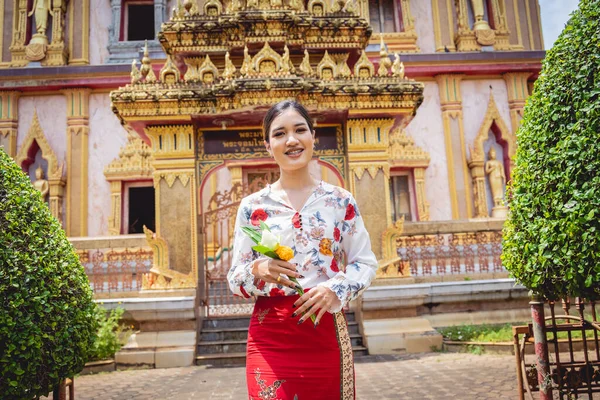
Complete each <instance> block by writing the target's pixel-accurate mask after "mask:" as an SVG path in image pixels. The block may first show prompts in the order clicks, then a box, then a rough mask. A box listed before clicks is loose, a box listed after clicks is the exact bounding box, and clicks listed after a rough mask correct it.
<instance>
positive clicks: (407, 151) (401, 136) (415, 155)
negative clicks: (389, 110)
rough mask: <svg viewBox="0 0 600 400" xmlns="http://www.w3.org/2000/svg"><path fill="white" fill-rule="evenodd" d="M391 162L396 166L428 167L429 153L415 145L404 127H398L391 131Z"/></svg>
mask: <svg viewBox="0 0 600 400" xmlns="http://www.w3.org/2000/svg"><path fill="white" fill-rule="evenodd" d="M389 157H390V163H391V164H392V166H395V167H412V168H415V167H421V168H427V167H428V166H429V161H430V160H431V157H430V156H429V153H428V152H426V151H425V150H423V149H422V148H420V147H417V146H416V145H415V141H414V139H413V138H412V137H410V136H409V135H408V134H407V133H406V131H405V130H404V129H402V128H401V127H397V128H396V129H394V130H392V132H391V133H390V145H389Z"/></svg>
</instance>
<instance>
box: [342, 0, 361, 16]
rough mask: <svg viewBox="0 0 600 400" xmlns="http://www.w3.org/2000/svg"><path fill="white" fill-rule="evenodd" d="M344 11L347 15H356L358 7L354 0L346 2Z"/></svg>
mask: <svg viewBox="0 0 600 400" xmlns="http://www.w3.org/2000/svg"><path fill="white" fill-rule="evenodd" d="M344 11H345V12H347V13H348V14H358V5H357V2H356V0H346V4H344Z"/></svg>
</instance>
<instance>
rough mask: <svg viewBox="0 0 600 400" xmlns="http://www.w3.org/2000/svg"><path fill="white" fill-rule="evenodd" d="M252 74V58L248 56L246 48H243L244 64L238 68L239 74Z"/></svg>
mask: <svg viewBox="0 0 600 400" xmlns="http://www.w3.org/2000/svg"><path fill="white" fill-rule="evenodd" d="M252 72H253V68H252V58H251V57H250V54H248V46H247V45H246V46H244V62H243V63H242V67H241V68H240V73H241V74H242V76H248V74H250V73H252Z"/></svg>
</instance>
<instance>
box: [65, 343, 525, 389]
mask: <svg viewBox="0 0 600 400" xmlns="http://www.w3.org/2000/svg"><path fill="white" fill-rule="evenodd" d="M514 368H515V367H514V358H513V356H505V355H502V356H498V355H482V356H477V355H472V354H455V353H427V354H416V355H403V356H368V357H364V358H361V359H359V360H357V362H356V380H357V382H356V386H357V399H359V400H373V399H377V400H378V399H461V400H468V399H473V400H474V399H478V400H481V399H494V400H497V399H516V398H517V394H516V389H515V387H516V378H515V370H514ZM75 395H76V396H75V397H76V399H77V400H92V399H102V400H111V399H112V400H125V399H144V400H151V399H161V400H162V399H168V400H179V399H183V400H185V399H207V400H208V399H211V400H212V399H247V396H246V380H245V371H244V368H240V367H238V368H206V367H187V368H171V369H152V370H130V371H117V372H112V373H103V374H98V375H87V376H81V377H78V378H76V379H75Z"/></svg>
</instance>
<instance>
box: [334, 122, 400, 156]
mask: <svg viewBox="0 0 600 400" xmlns="http://www.w3.org/2000/svg"><path fill="white" fill-rule="evenodd" d="M393 125H394V120H393V119H391V118H382V119H349V120H348V121H347V122H346V130H347V132H348V150H349V151H350V153H351V159H352V160H356V159H359V158H366V159H370V160H372V159H380V160H386V161H387V160H388V158H389V156H388V153H387V151H388V148H389V145H390V138H389V134H390V129H391V128H392V126H393ZM360 152H362V153H365V155H364V157H363V156H361V155H360V154H358V153H360ZM375 153H379V154H377V155H376V154H375Z"/></svg>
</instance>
